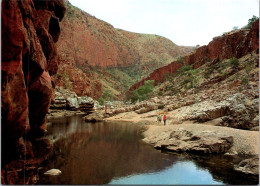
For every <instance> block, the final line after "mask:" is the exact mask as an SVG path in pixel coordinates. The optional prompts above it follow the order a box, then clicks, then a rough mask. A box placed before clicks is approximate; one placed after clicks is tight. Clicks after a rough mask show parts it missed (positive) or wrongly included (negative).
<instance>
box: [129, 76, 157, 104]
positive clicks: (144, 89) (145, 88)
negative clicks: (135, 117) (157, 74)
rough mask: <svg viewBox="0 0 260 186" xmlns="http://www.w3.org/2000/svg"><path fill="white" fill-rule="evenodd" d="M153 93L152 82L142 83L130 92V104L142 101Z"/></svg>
mask: <svg viewBox="0 0 260 186" xmlns="http://www.w3.org/2000/svg"><path fill="white" fill-rule="evenodd" d="M153 91H154V80H147V81H145V82H144V85H142V86H140V87H139V88H138V89H136V90H134V91H133V92H132V94H133V95H132V97H131V98H130V99H131V102H132V103H135V102H137V101H138V100H139V101H143V100H146V99H148V98H150V96H151V95H152V93H153Z"/></svg>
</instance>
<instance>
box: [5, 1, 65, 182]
mask: <svg viewBox="0 0 260 186" xmlns="http://www.w3.org/2000/svg"><path fill="white" fill-rule="evenodd" d="M65 10H66V9H65V6H64V3H63V1H62V0H54V1H33V0H26V1H18V0H4V1H2V10H1V16H2V21H1V23H2V25H1V26H2V32H1V36H2V37H1V38H2V43H1V49H2V51H1V54H2V61H1V66H2V68H1V73H2V78H1V79H2V84H1V88H2V92H1V98H2V99H1V101H2V104H1V111H2V122H1V123H2V128H1V134H2V140H1V141H2V144H1V145H2V167H1V170H2V171H1V181H2V182H1V183H2V184H33V183H36V182H37V179H38V178H37V168H38V165H39V164H40V163H41V162H42V161H43V160H44V159H45V158H46V156H47V154H48V152H50V150H51V148H52V143H51V142H50V141H49V140H47V139H43V138H41V137H42V136H43V134H44V133H45V132H46V121H45V116H46V113H47V112H48V109H49V106H50V103H51V98H52V97H53V94H54V86H55V85H54V82H53V78H52V76H53V75H54V74H56V72H57V70H58V60H57V50H56V46H55V43H56V42H57V41H58V38H59V35H60V26H59V22H60V21H61V20H62V18H63V16H64V14H65Z"/></svg>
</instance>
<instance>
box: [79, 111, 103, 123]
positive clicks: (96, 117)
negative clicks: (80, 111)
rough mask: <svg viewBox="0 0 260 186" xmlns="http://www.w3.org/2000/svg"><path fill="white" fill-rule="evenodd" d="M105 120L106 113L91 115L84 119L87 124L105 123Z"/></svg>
mask: <svg viewBox="0 0 260 186" xmlns="http://www.w3.org/2000/svg"><path fill="white" fill-rule="evenodd" d="M104 118H105V113H104V112H94V113H92V114H89V115H87V116H85V117H84V120H85V121H87V122H93V123H95V122H99V121H103V120H104Z"/></svg>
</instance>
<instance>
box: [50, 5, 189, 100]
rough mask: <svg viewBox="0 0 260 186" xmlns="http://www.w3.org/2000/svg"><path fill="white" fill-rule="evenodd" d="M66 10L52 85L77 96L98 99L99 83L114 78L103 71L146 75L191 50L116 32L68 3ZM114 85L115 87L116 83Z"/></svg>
mask: <svg viewBox="0 0 260 186" xmlns="http://www.w3.org/2000/svg"><path fill="white" fill-rule="evenodd" d="M66 7H67V14H66V15H65V17H64V20H63V21H62V23H61V34H60V39H59V41H58V43H57V48H58V53H59V61H60V65H59V71H58V74H57V76H56V77H55V82H56V84H57V85H59V86H63V87H66V88H68V89H70V90H72V91H74V92H76V93H77V94H78V95H80V96H83V95H87V96H89V97H92V98H95V99H98V98H99V97H100V95H101V93H102V84H101V81H100V80H101V79H106V78H110V79H111V77H109V76H113V77H116V76H115V74H107V73H104V71H102V69H104V68H112V67H119V68H128V69H129V70H131V69H134V68H135V67H136V68H137V70H136V71H138V72H134V73H136V74H142V73H144V72H145V75H146V74H148V73H150V72H152V71H153V70H154V69H156V68H158V67H159V66H162V65H164V64H168V63H170V62H171V61H172V60H173V58H175V57H177V56H179V55H184V54H187V53H188V52H190V51H192V50H193V48H192V47H182V46H177V45H176V44H174V43H173V42H171V41H170V40H168V39H166V38H164V37H160V36H156V35H149V34H138V33H132V32H127V31H124V30H119V29H116V28H114V27H113V26H112V25H110V24H109V23H106V22H104V21H102V20H99V19H97V18H95V17H94V16H92V15H90V14H88V13H86V12H83V11H81V10H80V9H78V8H76V7H74V6H72V5H71V4H70V3H69V2H67V3H66ZM72 30H73V31H74V32H71V31H72ZM97 69H98V70H101V72H97V71H98V70H97ZM96 72H97V73H96ZM101 74H102V75H101ZM122 78H123V77H122ZM115 79H116V78H115ZM115 82H116V83H118V81H117V80H115ZM113 87H115V85H114V84H113ZM118 87H122V86H118ZM116 90H118V88H116ZM119 91H121V90H119Z"/></svg>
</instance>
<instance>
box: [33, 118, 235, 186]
mask: <svg viewBox="0 0 260 186" xmlns="http://www.w3.org/2000/svg"><path fill="white" fill-rule="evenodd" d="M51 123H52V124H51V125H50V126H48V132H49V135H48V137H49V138H50V139H53V140H54V141H55V143H54V150H53V153H52V154H51V156H50V157H49V159H48V160H47V161H45V162H44V164H43V165H42V166H43V167H44V168H43V169H42V170H40V180H39V182H38V184H108V183H110V184H222V183H229V184H230V183H231V184H232V183H233V182H232V180H231V181H230V180H229V181H228V182H226V179H225V178H223V177H222V175H221V176H218V171H215V172H214V170H217V169H216V168H214V166H213V167H211V166H209V164H211V163H209V164H207V165H205V164H202V163H201V162H203V160H201V159H197V160H196V161H194V158H190V157H185V156H183V155H176V154H170V153H161V152H160V151H157V150H155V149H154V148H153V147H152V146H150V145H148V144H145V143H143V142H142V141H141V139H142V135H141V127H140V126H138V125H135V124H129V123H128V124H126V123H96V124H91V123H85V122H84V121H83V120H82V118H81V117H80V116H73V117H70V118H64V119H59V120H53V121H52V122H51ZM207 162H211V161H210V159H209V160H207ZM201 167H207V168H201ZM215 167H218V165H216V166H215ZM52 168H56V169H60V170H61V171H62V174H61V175H60V176H54V177H51V176H45V175H44V174H43V173H44V172H45V171H47V170H49V169H52ZM221 168H223V167H221ZM212 174H213V176H212ZM214 174H215V175H214ZM216 175H217V176H216ZM225 177H228V175H226V176H225ZM220 180H222V181H220ZM223 180H225V181H224V182H223Z"/></svg>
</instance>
